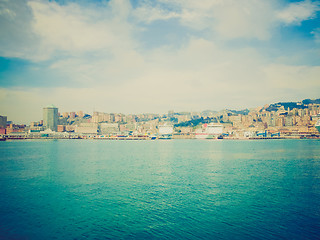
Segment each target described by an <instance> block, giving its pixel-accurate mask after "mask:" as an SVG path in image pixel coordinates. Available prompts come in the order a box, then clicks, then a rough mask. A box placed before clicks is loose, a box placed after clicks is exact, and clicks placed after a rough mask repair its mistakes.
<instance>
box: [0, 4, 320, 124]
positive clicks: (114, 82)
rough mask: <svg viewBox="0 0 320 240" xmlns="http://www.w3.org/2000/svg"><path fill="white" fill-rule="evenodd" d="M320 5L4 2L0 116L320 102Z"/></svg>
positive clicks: (19, 118)
mask: <svg viewBox="0 0 320 240" xmlns="http://www.w3.org/2000/svg"><path fill="white" fill-rule="evenodd" d="M319 10H320V2H319V1H312V0H305V1H285V0H277V1H276V0H269V1H264V0H242V1H238V0H199V1H192V0H158V1H155V0H153V1H151V0H141V1H133V0H132V1H129V0H109V1H103V0H101V1H86V0H81V1H75V0H73V1H68V0H61V1H45V0H29V1H26V0H15V1H10V0H1V1H0V98H1V105H0V114H1V115H7V116H8V118H9V119H10V120H13V121H14V122H17V123H29V122H30V121H37V120H40V119H41V118H42V108H43V107H44V106H46V105H48V104H55V105H56V106H58V107H59V111H61V112H64V111H77V110H83V111H86V112H88V113H91V112H92V111H93V110H97V111H103V112H122V113H142V112H153V113H164V112H167V111H168V110H175V111H202V110H206V109H211V110H221V109H223V108H229V109H230V108H233V109H242V108H247V107H249V108H251V107H257V106H261V105H264V104H266V103H273V102H278V101H299V100H302V99H304V98H319V97H320V95H319V92H320V80H319V76H320V48H319V44H320V24H319V23H320V21H319V14H320V13H319Z"/></svg>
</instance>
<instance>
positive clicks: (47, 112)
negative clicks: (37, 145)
mask: <svg viewBox="0 0 320 240" xmlns="http://www.w3.org/2000/svg"><path fill="white" fill-rule="evenodd" d="M43 125H44V126H45V127H46V128H49V129H51V130H52V131H55V132H56V131H57V126H58V108H56V107H55V106H53V105H50V106H47V107H45V108H43Z"/></svg>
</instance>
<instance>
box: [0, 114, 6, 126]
mask: <svg viewBox="0 0 320 240" xmlns="http://www.w3.org/2000/svg"><path fill="white" fill-rule="evenodd" d="M6 127H7V116H0V128H6Z"/></svg>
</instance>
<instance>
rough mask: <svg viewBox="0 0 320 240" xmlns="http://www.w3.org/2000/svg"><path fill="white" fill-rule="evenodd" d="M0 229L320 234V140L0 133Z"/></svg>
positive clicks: (109, 234) (4, 233) (51, 235)
mask: <svg viewBox="0 0 320 240" xmlns="http://www.w3.org/2000/svg"><path fill="white" fill-rule="evenodd" d="M0 191H1V192H0V239H320V237H319V236H320V234H319V232H320V141H319V140H263V141H262V140H258V141H227V140H223V141H210V140H209V141H206V140H202V141H201V140H171V141H103V140H101V141H99V140H92V141H91V140H48V141H36V140H32V141H7V142H0Z"/></svg>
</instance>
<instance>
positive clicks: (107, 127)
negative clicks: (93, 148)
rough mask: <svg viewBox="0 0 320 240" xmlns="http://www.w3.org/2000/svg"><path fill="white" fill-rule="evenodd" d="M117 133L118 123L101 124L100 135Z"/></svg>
mask: <svg viewBox="0 0 320 240" xmlns="http://www.w3.org/2000/svg"><path fill="white" fill-rule="evenodd" d="M118 132H119V124H118V123H101V124H100V133H101V134H117V133H118Z"/></svg>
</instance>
